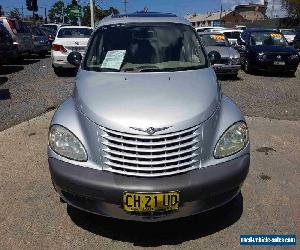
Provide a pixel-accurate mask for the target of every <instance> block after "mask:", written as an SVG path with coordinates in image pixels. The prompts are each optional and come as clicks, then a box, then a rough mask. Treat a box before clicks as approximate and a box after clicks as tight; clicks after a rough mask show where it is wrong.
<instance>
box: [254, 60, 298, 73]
mask: <svg viewBox="0 0 300 250" xmlns="http://www.w3.org/2000/svg"><path fill="white" fill-rule="evenodd" d="M298 64H299V61H298V60H294V61H285V65H274V61H273V60H268V61H260V60H256V61H255V63H253V68H254V69H256V70H265V71H268V72H273V71H274V70H275V71H281V72H287V71H296V70H297V68H298Z"/></svg>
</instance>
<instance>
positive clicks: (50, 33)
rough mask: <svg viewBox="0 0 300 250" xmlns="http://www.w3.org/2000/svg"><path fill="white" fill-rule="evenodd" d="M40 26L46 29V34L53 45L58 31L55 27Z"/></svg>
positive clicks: (43, 29)
mask: <svg viewBox="0 0 300 250" xmlns="http://www.w3.org/2000/svg"><path fill="white" fill-rule="evenodd" d="M39 28H40V29H41V30H42V31H44V33H45V34H46V36H47V37H48V42H49V44H50V45H51V46H52V43H53V41H54V39H55V36H56V32H55V31H54V30H53V29H49V28H46V27H43V26H39Z"/></svg>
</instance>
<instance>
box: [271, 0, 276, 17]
mask: <svg viewBox="0 0 300 250" xmlns="http://www.w3.org/2000/svg"><path fill="white" fill-rule="evenodd" d="M274 8H275V6H274V0H272V15H271V16H272V18H274Z"/></svg>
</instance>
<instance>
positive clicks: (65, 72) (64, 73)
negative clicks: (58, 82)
mask: <svg viewBox="0 0 300 250" xmlns="http://www.w3.org/2000/svg"><path fill="white" fill-rule="evenodd" d="M77 72H78V69H62V70H61V71H60V73H59V74H57V76H58V77H76V75H77Z"/></svg>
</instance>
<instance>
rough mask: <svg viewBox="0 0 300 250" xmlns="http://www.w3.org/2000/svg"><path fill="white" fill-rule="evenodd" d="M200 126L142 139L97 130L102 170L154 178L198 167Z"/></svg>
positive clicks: (141, 136) (125, 134)
mask: <svg viewBox="0 0 300 250" xmlns="http://www.w3.org/2000/svg"><path fill="white" fill-rule="evenodd" d="M199 130H200V126H197V127H193V128H190V129H187V130H183V131H180V132H176V133H170V134H163V135H152V136H150V135H149V136H147V135H145V136H143V135H135V134H128V133H121V132H117V131H112V130H109V129H106V128H101V131H100V133H99V141H100V142H101V144H102V157H103V162H104V170H107V171H111V172H114V173H118V174H124V175H132V176H145V177H157V176H166V175H173V174H178V173H183V172H188V171H190V170H193V169H196V168H198V167H199V162H200V156H199V151H200V150H199V148H200V140H201V132H200V131H199Z"/></svg>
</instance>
